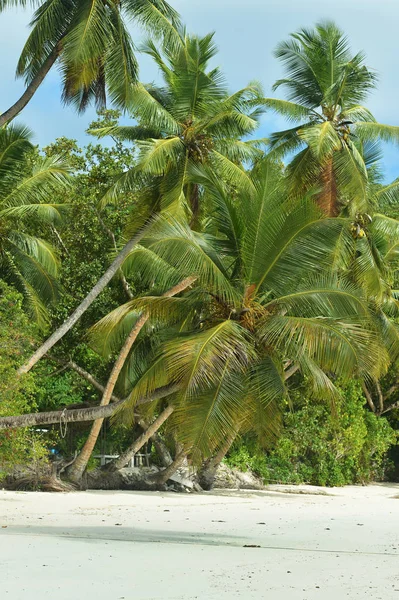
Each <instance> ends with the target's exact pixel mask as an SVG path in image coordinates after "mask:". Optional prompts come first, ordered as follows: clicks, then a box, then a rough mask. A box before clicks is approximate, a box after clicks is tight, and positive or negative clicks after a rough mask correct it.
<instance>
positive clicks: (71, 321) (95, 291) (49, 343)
mask: <svg viewBox="0 0 399 600" xmlns="http://www.w3.org/2000/svg"><path fill="white" fill-rule="evenodd" d="M150 222H151V221H150V220H147V222H146V223H145V224H144V226H143V227H142V228H141V229H140V231H138V232H137V233H136V235H134V236H133V237H132V239H131V240H130V241H129V242H128V243H127V244H126V245H125V246H124V247H123V249H122V250H121V251H120V252H119V254H118V256H117V257H116V258H115V260H114V262H113V263H112V264H111V266H110V267H109V268H108V269H107V270H106V271H105V273H104V275H103V276H102V277H101V278H100V279H99V280H98V281H97V283H96V285H95V286H94V287H93V288H92V289H91V291H90V292H89V293H88V294H87V296H86V298H85V299H84V300H83V301H82V302H81V303H80V304H79V306H78V307H77V309H76V310H75V311H74V312H73V313H72V314H71V316H70V317H68V319H67V320H66V321H64V323H63V324H62V325H61V326H60V327H59V328H58V329H57V330H56V331H54V333H52V334H51V335H50V337H49V338H48V339H47V340H46V341H45V342H44V343H43V344H42V345H41V346H40V348H38V349H37V350H36V352H34V354H32V356H31V357H30V359H29V360H28V361H27V362H26V363H25V364H24V365H22V367H20V368H19V369H18V374H19V375H23V374H24V373H27V372H28V371H30V370H31V368H32V367H33V366H34V365H35V364H36V363H37V362H38V361H39V360H40V359H41V358H42V357H43V356H44V355H45V354H47V352H48V351H49V350H50V348H52V347H53V346H54V344H56V343H57V342H58V340H60V339H61V338H62V337H63V336H64V335H65V334H66V333H68V331H69V330H70V329H71V328H72V327H73V326H74V325H75V323H76V322H77V321H78V320H79V319H80V317H81V316H82V315H83V313H84V312H85V311H86V310H87V309H88V308H89V306H91V304H93V302H94V300H95V299H96V298H97V296H98V295H99V294H100V293H101V292H102V291H103V289H104V288H105V287H106V285H107V284H108V283H109V282H110V281H111V279H112V278H113V276H114V275H115V273H117V271H118V270H119V269H120V267H121V266H122V264H123V261H124V260H125V258H126V257H127V256H128V254H129V253H130V251H131V250H133V248H134V247H135V246H136V244H138V243H139V241H140V240H141V238H142V237H143V235H144V234H145V232H146V231H147V228H148V227H149V225H150Z"/></svg>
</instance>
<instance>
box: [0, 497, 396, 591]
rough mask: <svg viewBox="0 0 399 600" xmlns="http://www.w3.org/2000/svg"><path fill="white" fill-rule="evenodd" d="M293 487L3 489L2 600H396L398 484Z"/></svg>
mask: <svg viewBox="0 0 399 600" xmlns="http://www.w3.org/2000/svg"><path fill="white" fill-rule="evenodd" d="M288 489H289V488H286V487H285V488H283V487H281V488H279V487H273V488H271V491H269V492H229V493H227V492H225V493H223V492H220V493H216V492H215V493H212V494H202V495H178V494H173V493H169V494H164V493H139V492H136V493H133V492H85V493H75V494H44V493H24V492H5V491H0V536H1V537H0V573H1V583H0V598H1V600H4V599H7V598H9V599H10V600H22V599H23V600H39V599H40V600H46V599H48V598H51V599H53V600H86V599H87V600H92V599H93V600H121V599H125V600H133V599H134V600H141V599H147V600H149V599H151V600H158V599H159V600H161V599H162V600H172V599H173V600H178V599H179V600H180V599H184V600H192V599H194V598H199V599H201V600H221V599H226V600H227V599H229V600H233V599H235V598H245V599H252V598H257V599H267V600H269V599H270V600H314V599H320V600H321V599H323V600H341V599H345V598H350V599H351V600H352V599H357V598H362V599H366V598H367V599H368V600H378V599H381V600H382V599H383V600H391V599H397V600H399V560H398V558H399V486H398V485H384V486H378V485H375V486H370V487H348V488H345V489H332V490H320V489H319V488H306V487H303V488H294V491H295V492H296V493H286V491H287V490H288ZM298 492H302V493H298ZM303 492H306V493H303ZM309 492H311V494H309ZM320 492H321V493H322V494H328V495H321V494H320ZM317 493H319V495H316V494H317ZM245 544H255V545H259V546H260V548H244V547H243V546H244V545H245Z"/></svg>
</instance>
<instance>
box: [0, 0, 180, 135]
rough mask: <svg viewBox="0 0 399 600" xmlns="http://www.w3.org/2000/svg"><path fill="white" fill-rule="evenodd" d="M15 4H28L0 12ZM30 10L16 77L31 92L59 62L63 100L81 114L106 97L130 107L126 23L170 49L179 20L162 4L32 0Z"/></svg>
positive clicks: (133, 70)
mask: <svg viewBox="0 0 399 600" xmlns="http://www.w3.org/2000/svg"><path fill="white" fill-rule="evenodd" d="M18 4H22V5H25V4H26V2H25V1H24V0H1V1H0V10H2V9H5V8H6V7H8V6H10V5H11V6H12V5H18ZM33 5H34V6H37V7H38V8H37V10H36V12H35V14H34V16H33V20H32V23H31V27H32V31H31V34H30V36H29V38H28V40H27V42H26V44H25V46H24V48H23V50H22V53H21V56H20V59H19V62H18V67H17V75H18V76H20V77H24V78H25V81H26V84H27V85H28V87H29V86H31V85H32V84H33V87H35V85H36V82H37V84H40V82H41V81H42V79H43V78H44V76H45V75H46V74H47V72H48V71H49V70H50V69H51V67H52V66H53V65H54V63H55V62H56V61H57V60H58V61H59V66H60V70H61V73H62V79H63V99H64V101H65V102H67V103H69V102H72V103H74V104H75V105H76V106H77V108H78V109H79V110H84V109H85V108H86V106H87V105H88V104H89V103H90V102H91V101H92V100H93V99H94V100H95V101H96V102H97V104H98V105H103V104H104V103H105V98H106V92H108V95H109V96H110V98H111V100H112V102H113V103H114V104H115V105H116V106H119V107H122V108H124V107H125V106H126V104H127V103H128V102H129V100H130V98H131V94H132V83H134V82H135V81H137V76H138V64H137V59H136V56H135V53H134V44H133V41H132V39H131V36H130V33H129V31H128V29H127V23H126V22H127V21H128V20H131V19H133V20H134V21H135V23H137V24H138V25H140V26H142V27H144V28H145V29H146V30H147V31H151V34H152V35H155V36H165V41H167V42H168V43H170V44H172V43H173V37H174V36H176V35H177V33H176V32H175V29H174V26H175V25H177V24H178V22H179V19H178V15H177V13H176V11H174V10H173V9H172V8H171V7H170V6H169V5H168V4H167V2H165V0H107V1H106V0H44V1H43V0H36V1H34V2H33ZM36 87H37V86H36ZM33 92H34V90H33ZM32 95H33V94H32ZM21 108H22V107H20V108H19V110H20V109H21ZM10 110H11V109H10ZM11 113H12V114H11ZM11 113H10V115H9V116H10V118H13V116H15V114H14V113H15V111H14V112H12V111H11ZM0 124H1V122H0Z"/></svg>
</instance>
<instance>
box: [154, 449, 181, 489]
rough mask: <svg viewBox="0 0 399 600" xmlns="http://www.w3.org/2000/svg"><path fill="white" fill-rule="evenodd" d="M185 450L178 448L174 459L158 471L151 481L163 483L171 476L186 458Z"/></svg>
mask: <svg viewBox="0 0 399 600" xmlns="http://www.w3.org/2000/svg"><path fill="white" fill-rule="evenodd" d="M186 456H187V454H186V452H185V451H184V450H179V451H178V452H177V454H176V458H175V460H174V461H173V462H172V463H171V464H170V465H169V466H168V467H166V469H163V470H162V471H160V472H159V473H158V474H157V475H156V476H155V477H154V478H153V481H155V483H157V484H158V485H164V484H165V483H166V482H167V481H168V479H170V478H171V477H172V475H174V474H175V473H176V471H177V469H178V468H179V467H181V465H182V464H183V463H184V461H185V459H186Z"/></svg>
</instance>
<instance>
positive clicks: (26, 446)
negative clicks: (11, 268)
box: [0, 280, 47, 476]
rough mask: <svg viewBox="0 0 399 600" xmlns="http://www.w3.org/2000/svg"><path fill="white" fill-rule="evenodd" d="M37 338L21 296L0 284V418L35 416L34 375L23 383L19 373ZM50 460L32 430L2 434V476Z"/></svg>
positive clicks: (7, 431) (29, 376) (0, 471)
mask: <svg viewBox="0 0 399 600" xmlns="http://www.w3.org/2000/svg"><path fill="white" fill-rule="evenodd" d="M34 334H35V330H34V326H32V325H31V324H30V323H29V321H28V319H27V317H26V315H25V314H24V312H23V310H22V296H21V295H20V294H19V293H18V292H16V291H14V290H13V289H12V288H10V287H9V286H8V285H7V284H6V283H4V282H3V281H1V280H0V347H1V355H0V398H1V402H0V416H7V415H18V414H22V413H24V412H32V410H34V409H35V408H36V405H35V402H34V393H35V382H34V375H32V374H29V375H27V376H26V377H24V378H23V379H20V378H18V377H17V375H16V369H17V367H18V366H19V364H20V363H21V362H22V359H23V357H24V355H25V354H26V353H27V352H29V350H30V341H31V339H32V336H33V335H34ZM46 457H47V448H46V446H45V444H44V442H43V441H42V438H41V436H40V435H38V434H36V433H35V432H33V431H32V430H30V429H10V430H6V431H1V432H0V476H4V475H6V474H7V473H8V472H9V471H11V470H12V468H13V467H14V466H16V465H21V464H27V463H28V462H29V463H32V462H33V463H34V464H35V465H38V464H39V463H40V462H41V461H43V460H45V459H46Z"/></svg>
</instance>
